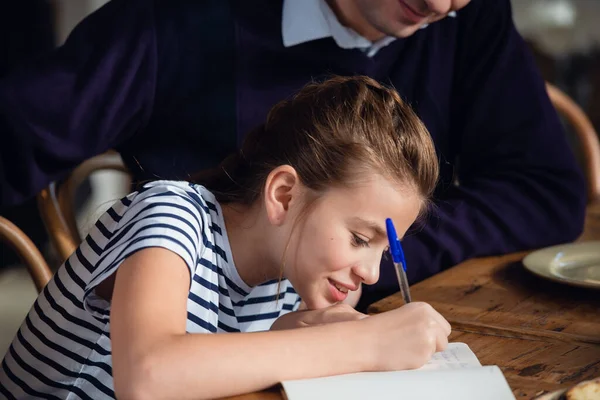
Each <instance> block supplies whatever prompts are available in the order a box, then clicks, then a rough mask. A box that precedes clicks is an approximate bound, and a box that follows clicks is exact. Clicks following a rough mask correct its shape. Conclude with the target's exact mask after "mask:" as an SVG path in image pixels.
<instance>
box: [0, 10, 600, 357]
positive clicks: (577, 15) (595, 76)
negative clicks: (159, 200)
mask: <svg viewBox="0 0 600 400" xmlns="http://www.w3.org/2000/svg"><path fill="white" fill-rule="evenodd" d="M106 1H107V0H19V1H11V2H3V5H0V78H1V77H2V76H3V75H5V74H7V73H8V72H9V71H10V70H11V69H13V68H15V67H16V66H17V65H18V64H19V63H20V62H23V61H26V60H28V59H32V58H35V57H36V56H38V55H40V54H43V53H44V52H46V51H49V50H51V49H52V48H54V47H55V46H58V45H60V44H61V43H63V42H64V40H65V39H66V37H67V36H68V34H69V32H70V31H71V30H72V29H73V27H74V26H75V25H76V24H77V23H78V22H79V21H81V19H82V18H84V17H85V16H86V15H88V14H89V13H91V12H93V11H94V10H96V9H97V8H99V7H101V6H102V5H103V4H104V3H105V2H106ZM297 1H303V0H297ZM486 1H496V0H486ZM512 5H513V13H514V20H515V23H516V25H517V28H518V29H519V31H520V32H521V34H522V35H523V36H524V37H525V39H526V41H527V42H528V44H529V46H530V48H531V50H532V52H533V54H534V56H535V59H536V61H537V64H538V66H539V68H540V71H541V73H542V76H543V77H544V79H546V80H547V81H549V82H552V83H554V84H555V85H556V86H558V87H559V88H560V89H562V90H563V91H564V92H566V93H567V94H568V95H569V96H571V97H572V98H573V99H574V100H575V101H576V102H577V103H578V104H579V105H580V106H581V107H582V108H583V110H584V111H585V112H586V114H587V115H588V117H589V118H590V119H591V121H592V123H593V124H594V126H595V127H596V131H598V130H600V23H598V21H600V0H512ZM569 135H571V134H570V133H569ZM571 136H572V135H571ZM571 142H572V143H573V146H574V151H575V152H576V153H577V152H578V150H577V148H576V145H575V144H574V143H575V140H571ZM127 189H128V187H127V178H125V177H123V176H122V175H120V174H119V173H115V172H97V173H94V174H93V175H92V177H91V178H90V180H89V182H87V184H86V185H84V186H83V190H82V191H81V193H79V195H78V196H79V203H80V207H79V212H78V215H79V217H78V224H79V226H80V229H81V231H82V232H85V231H86V230H87V226H89V225H90V224H91V223H93V222H94V220H95V218H96V217H97V216H99V215H100V214H101V213H102V212H103V211H104V210H105V209H106V208H108V206H109V205H110V203H111V202H112V201H114V199H117V198H119V197H120V196H121V195H122V194H124V193H126V192H127V191H128V190H127ZM0 215H3V216H5V217H7V218H8V219H10V220H12V221H13V222H14V223H15V224H16V225H17V226H19V227H20V228H21V229H23V230H24V231H25V233H26V234H28V235H29V236H30V237H31V238H32V240H33V241H34V242H35V244H36V245H37V246H38V247H39V248H40V249H41V250H42V251H43V253H44V255H45V256H46V258H47V259H48V261H49V263H50V264H52V263H53V260H56V259H55V258H54V256H53V251H52V248H51V247H50V246H49V245H48V243H47V240H46V235H45V233H44V228H43V225H42V223H41V221H40V220H39V218H38V214H37V206H36V204H35V201H34V200H33V201H31V202H29V203H27V204H24V205H22V206H19V207H13V208H10V209H2V210H0ZM35 297H36V291H35V288H34V286H33V284H32V282H31V279H30V278H29V275H28V273H27V271H26V270H25V268H23V267H22V266H21V265H20V264H19V261H18V259H16V257H15V256H14V255H13V254H12V252H11V250H10V249H9V248H7V247H3V246H2V245H1V244H0V356H1V355H3V354H4V353H5V351H6V349H7V348H8V345H9V343H10V341H11V340H12V337H13V336H14V334H15V332H16V331H17V329H18V327H19V325H20V324H21V321H22V320H23V318H24V316H25V314H26V313H27V311H28V310H29V308H30V307H31V304H32V303H33V301H34V299H35Z"/></svg>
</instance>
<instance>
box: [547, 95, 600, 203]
mask: <svg viewBox="0 0 600 400" xmlns="http://www.w3.org/2000/svg"><path fill="white" fill-rule="evenodd" d="M546 89H547V91H548V95H549V96H550V100H551V101H552V104H553V105H554V108H556V110H557V111H558V113H559V114H560V115H561V116H562V117H563V118H564V119H565V120H566V121H567V122H568V123H569V124H570V125H571V126H572V127H573V130H574V132H575V134H576V135H577V139H578V141H579V143H580V144H581V150H582V152H583V159H584V163H585V177H586V183H587V197H588V203H593V202H596V201H599V200H600V143H599V141H598V134H597V133H596V130H595V129H594V126H593V125H592V123H591V122H590V120H589V118H588V117H587V115H585V113H584V112H583V110H582V109H581V107H579V105H577V104H576V103H575V102H574V101H573V100H572V99H571V98H570V97H569V96H568V95H567V94H565V93H564V92H562V91H561V90H560V89H558V88H557V87H555V86H553V85H552V84H550V83H546Z"/></svg>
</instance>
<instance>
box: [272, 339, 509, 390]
mask: <svg viewBox="0 0 600 400" xmlns="http://www.w3.org/2000/svg"><path fill="white" fill-rule="evenodd" d="M282 385H283V388H284V390H285V394H286V396H287V398H288V400H314V399H331V398H341V399H344V400H359V399H361V400H362V399H411V400H412V399H416V400H421V399H423V400H429V399H445V400H471V399H472V400H480V399H486V400H509V399H510V400H514V399H515V397H514V396H513V394H512V391H511V390H510V387H509V386H508V383H507V382H506V379H505V378H504V375H503V374H502V371H500V369H499V368H498V367H496V366H486V367H481V364H480V363H479V360H477V357H476V356H475V354H473V352H472V351H471V349H469V347H468V346H467V345H466V344H464V343H451V344H450V345H449V346H448V349H447V350H446V351H445V352H443V353H436V354H435V355H434V357H433V358H432V360H431V361H430V362H429V363H428V364H427V365H425V366H424V367H422V368H420V369H418V370H413V371H391V372H361V373H356V374H347V375H338V376H331V377H326V378H317V379H305V380H296V381H286V382H282Z"/></svg>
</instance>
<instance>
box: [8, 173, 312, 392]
mask: <svg viewBox="0 0 600 400" xmlns="http://www.w3.org/2000/svg"><path fill="white" fill-rule="evenodd" d="M148 247H162V248H166V249H169V250H171V251H173V252H174V253H176V254H178V255H179V256H180V257H181V258H182V259H183V260H184V261H185V263H186V265H187V267H188V268H189V271H190V276H191V284H190V292H189V295H188V302H187V315H188V318H187V327H186V329H187V332H189V333H222V332H254V331H261V330H267V329H269V328H270V326H271V324H272V323H273V322H274V321H275V319H276V318H277V317H279V316H280V315H283V314H285V313H287V312H290V311H293V310H296V309H297V308H298V306H299V304H300V298H299V297H298V295H297V294H296V292H295V291H294V289H293V288H292V287H291V285H290V284H289V282H288V281H286V280H284V281H282V282H281V284H280V285H279V291H278V290H277V288H278V282H277V281H272V282H267V283H264V284H262V285H259V286H257V287H255V288H251V287H248V286H247V285H246V284H245V283H244V281H243V280H242V279H241V278H240V276H239V274H238V273H237V270H236V269H235V266H234V265H233V258H232V256H231V249H230V247H229V241H228V238H227V232H226V229H225V223H224V221H223V217H222V213H221V209H220V206H219V204H218V203H217V202H216V200H215V198H214V196H213V195H212V194H211V193H210V192H209V191H207V190H206V189H205V188H203V187H201V186H198V185H193V184H189V183H187V182H171V181H158V182H153V183H150V184H148V185H146V186H144V187H143V188H142V189H141V190H140V191H138V192H135V193H132V194H130V195H129V196H127V197H125V198H123V199H121V200H119V201H117V202H116V203H115V204H114V205H113V206H112V207H111V208H110V209H109V210H108V211H107V212H106V213H105V214H103V215H102V217H100V219H99V220H98V221H97V222H96V224H95V225H94V227H93V228H92V231H91V232H90V233H89V235H88V236H87V237H86V238H85V240H84V241H83V242H82V243H81V245H80V246H79V248H78V249H77V250H76V251H75V253H73V255H71V257H69V259H68V260H66V261H65V263H64V264H63V265H62V266H61V268H60V269H59V270H58V271H57V273H56V274H55V276H54V278H53V279H52V281H50V283H49V284H48V285H47V286H46V288H45V289H44V290H43V292H42V293H41V294H40V295H39V297H38V299H37V300H36V302H35V304H34V305H33V307H32V309H31V311H30V312H29V314H28V315H27V317H26V319H25V321H24V322H23V325H22V326H21V328H20V329H19V332H18V333H17V335H16V337H15V338H14V340H13V342H12V344H11V346H10V348H9V350H8V351H7V353H6V355H5V356H4V360H3V361H2V364H1V367H0V398H3V397H6V398H8V399H26V398H27V399H29V398H32V397H33V398H35V397H41V398H49V399H75V398H81V399H113V398H114V392H113V380H112V359H111V345H110V323H109V314H110V304H109V303H107V302H106V301H105V300H103V299H102V298H100V297H98V296H96V294H95V292H94V289H95V288H96V286H97V285H98V284H99V283H100V282H102V281H103V280H105V279H106V278H107V277H109V276H110V275H112V274H113V273H114V272H115V271H116V269H117V268H118V267H119V265H120V264H121V263H122V262H123V260H125V259H126V258H127V257H129V256H130V255H132V254H134V253H135V252H137V251H140V250H142V249H145V248H148Z"/></svg>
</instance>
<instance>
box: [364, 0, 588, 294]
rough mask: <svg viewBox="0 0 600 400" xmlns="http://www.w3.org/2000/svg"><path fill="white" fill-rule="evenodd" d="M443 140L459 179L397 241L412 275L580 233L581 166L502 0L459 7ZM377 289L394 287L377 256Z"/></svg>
mask: <svg viewBox="0 0 600 400" xmlns="http://www.w3.org/2000/svg"><path fill="white" fill-rule="evenodd" d="M458 18H459V20H458V23H459V27H460V28H459V32H458V37H457V39H456V40H457V55H456V66H455V71H456V74H455V78H454V82H453V90H452V92H453V95H452V96H453V99H452V105H453V109H452V110H451V115H452V116H451V118H452V123H451V128H450V132H449V135H450V136H449V141H450V143H452V146H453V147H454V149H453V152H454V154H456V156H457V165H456V173H457V178H458V184H442V185H440V186H439V187H438V190H437V191H436V195H435V199H434V200H435V207H434V209H433V210H432V212H431V213H430V215H429V217H428V219H427V221H426V223H425V224H422V225H420V226H419V227H418V228H416V229H414V231H413V232H412V233H409V234H407V236H406V238H405V239H404V241H403V244H404V248H405V252H406V259H407V266H408V276H409V280H410V281H411V282H413V283H414V282H417V281H420V280H422V279H425V278H427V277H429V276H431V275H433V274H435V273H437V272H440V271H441V270H443V269H445V268H448V267H451V266H453V265H456V264H458V263H460V262H461V261H464V260H466V259H469V258H473V257H480V256H488V255H495V254H502V253H509V252H515V251H520V250H525V249H533V248H539V247H543V246H548V245H552V244H557V243H561V242H568V241H572V240H574V239H575V238H577V236H578V235H579V234H580V233H581V231H582V229H583V221H584V216H585V199H586V196H585V188H584V181H583V177H582V174H581V171H580V169H579V167H578V165H577V163H576V161H575V158H574V155H573V153H572V151H571V149H570V148H569V145H568V143H567V139H566V136H565V132H564V130H563V128H562V125H561V122H560V120H559V118H558V116H557V114H556V111H555V110H554V108H553V106H552V104H551V102H550V100H549V98H548V96H547V94H546V91H545V87H544V81H543V79H542V78H541V76H540V75H539V73H538V70H537V68H536V65H535V64H534V61H533V58H532V57H531V55H530V53H529V51H528V48H527V46H526V44H525V43H524V41H523V39H522V38H521V37H520V35H519V34H518V32H517V31H516V29H515V26H514V25H513V21H512V12H511V8H510V2H509V0H495V1H487V0H474V1H472V2H471V4H469V5H468V6H467V7H465V8H464V9H463V10H461V11H460V12H459V13H458ZM374 289H375V290H377V291H378V292H379V296H377V297H380V296H381V295H385V294H389V293H392V292H395V291H398V284H397V282H396V279H395V275H394V272H393V269H392V268H391V266H390V265H389V262H387V263H386V262H385V261H384V263H383V266H382V273H381V278H380V280H379V283H378V284H377V287H376V288H374Z"/></svg>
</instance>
